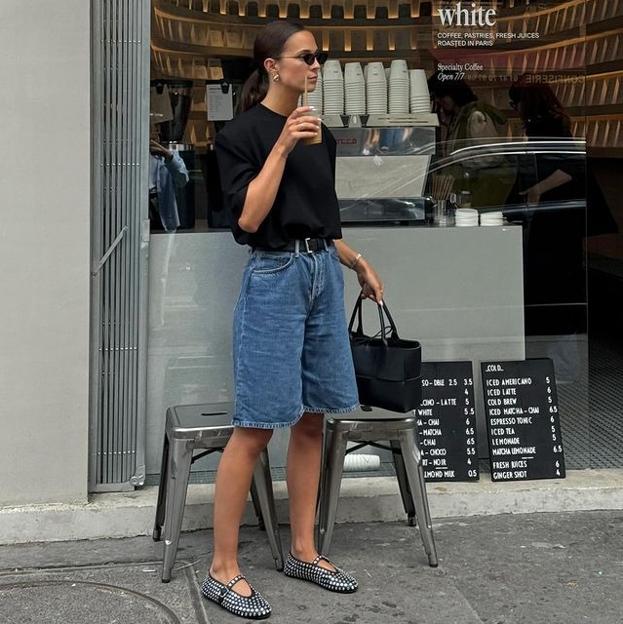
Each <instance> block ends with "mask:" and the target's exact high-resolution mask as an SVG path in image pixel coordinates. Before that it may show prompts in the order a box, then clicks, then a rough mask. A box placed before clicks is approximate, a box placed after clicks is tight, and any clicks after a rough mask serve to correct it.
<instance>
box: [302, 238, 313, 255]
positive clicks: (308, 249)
mask: <svg viewBox="0 0 623 624" xmlns="http://www.w3.org/2000/svg"><path fill="white" fill-rule="evenodd" d="M310 240H311V238H304V239H303V241H304V242H305V249H306V250H307V253H313V252H312V250H311V249H310V248H309V241H310Z"/></svg>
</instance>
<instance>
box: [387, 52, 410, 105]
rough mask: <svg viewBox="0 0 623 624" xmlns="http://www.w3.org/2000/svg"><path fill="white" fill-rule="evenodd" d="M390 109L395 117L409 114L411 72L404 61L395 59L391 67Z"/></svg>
mask: <svg viewBox="0 0 623 624" xmlns="http://www.w3.org/2000/svg"><path fill="white" fill-rule="evenodd" d="M388 109H389V112H390V114H394V115H396V114H398V115H399V114H403V113H408V112H409V70H408V68H407V61H405V60H404V59H394V60H393V61H392V64H391V67H390V73H389V102H388Z"/></svg>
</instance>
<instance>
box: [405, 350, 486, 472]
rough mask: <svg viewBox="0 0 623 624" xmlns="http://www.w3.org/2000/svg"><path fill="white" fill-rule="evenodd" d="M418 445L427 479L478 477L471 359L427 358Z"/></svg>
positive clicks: (424, 366)
mask: <svg viewBox="0 0 623 624" xmlns="http://www.w3.org/2000/svg"><path fill="white" fill-rule="evenodd" d="M416 412H417V431H418V445H419V448H420V451H421V452H422V463H423V466H424V478H425V479H426V480H427V481H475V480H477V479H478V457H477V452H476V448H477V447H476V411H475V406H474V376H473V371H472V363H471V362H423V363H422V403H421V405H420V407H419V408H418V409H417V410H416Z"/></svg>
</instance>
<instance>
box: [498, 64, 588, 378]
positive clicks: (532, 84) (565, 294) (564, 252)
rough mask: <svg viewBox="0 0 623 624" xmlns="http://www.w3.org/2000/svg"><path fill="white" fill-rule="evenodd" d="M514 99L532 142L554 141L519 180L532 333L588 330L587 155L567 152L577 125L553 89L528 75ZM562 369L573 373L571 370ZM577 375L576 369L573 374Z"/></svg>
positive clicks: (511, 95) (556, 355) (558, 359)
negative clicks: (524, 207)
mask: <svg viewBox="0 0 623 624" xmlns="http://www.w3.org/2000/svg"><path fill="white" fill-rule="evenodd" d="M509 98H510V105H511V107H512V108H514V109H515V110H517V112H518V113H519V116H520V118H521V121H522V123H523V126H524V131H525V134H526V137H527V139H528V140H529V141H530V142H532V141H534V142H538V144H539V145H541V147H543V146H545V147H548V146H547V143H548V142H551V146H549V149H543V148H542V149H536V148H535V150H534V152H535V155H534V157H532V158H531V159H530V160H529V163H528V165H527V166H526V167H525V169H526V172H527V174H526V175H524V176H523V178H524V179H520V180H519V182H518V188H519V189H522V190H520V192H519V193H518V195H519V197H520V198H521V199H523V200H525V201H526V202H527V206H526V210H525V216H524V217H523V219H522V220H523V221H524V281H525V290H524V295H525V302H526V316H525V323H526V333H528V334H539V335H551V334H574V333H577V332H579V333H584V332H585V331H586V327H585V325H586V319H585V310H584V303H585V301H586V271H585V267H584V256H585V252H584V239H585V237H586V211H585V204H584V200H585V197H586V193H587V189H586V161H585V157H584V154H583V153H578V154H576V155H573V154H571V153H570V150H566V149H564V142H565V141H571V140H572V138H573V136H572V132H571V121H570V119H569V117H568V115H567V114H566V112H565V110H564V108H563V106H562V104H561V103H560V101H559V100H558V98H557V97H556V95H555V93H554V92H553V90H552V88H551V87H550V86H549V85H547V84H544V83H542V82H538V81H533V79H532V77H531V76H530V75H524V76H522V77H520V78H519V80H517V81H516V82H514V83H513V85H512V86H511V88H510V89H509ZM561 144H562V147H561ZM535 166H536V171H534V169H535ZM569 344H571V343H569ZM558 351H560V349H558ZM572 355H573V354H572ZM552 356H553V357H554V359H555V361H556V363H557V368H558V372H559V376H562V375H561V374H560V373H561V370H562V369H561V364H560V362H561V361H562V359H561V358H562V356H561V354H560V353H559V352H553V353H552ZM575 358H576V359H577V353H576V354H575ZM565 359H566V360H570V359H571V357H570V356H569V357H566V356H565ZM573 366H575V365H573ZM564 368H565V369H567V370H569V371H572V368H573V367H572V365H571V364H567V365H565V367H564ZM575 374H576V372H572V373H571V372H570V373H569V377H570V378H572V377H573V376H574V375H575Z"/></svg>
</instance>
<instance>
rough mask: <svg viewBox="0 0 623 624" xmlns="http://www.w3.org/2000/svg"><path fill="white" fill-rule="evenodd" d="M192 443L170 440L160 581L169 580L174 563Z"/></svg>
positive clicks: (186, 487) (180, 528) (182, 514)
mask: <svg viewBox="0 0 623 624" xmlns="http://www.w3.org/2000/svg"><path fill="white" fill-rule="evenodd" d="M193 447H194V443H193V441H192V440H173V441H172V442H170V448H169V462H168V471H169V474H168V483H167V491H168V494H167V501H166V516H165V523H164V561H163V564H162V582H163V583H168V582H169V581H170V580H171V570H172V569H173V565H174V564H175V557H176V555H177V545H178V543H179V541H180V532H181V530H182V519H183V517H184V505H185V504H186V491H187V489H188V477H189V475H190V464H191V460H192V455H193Z"/></svg>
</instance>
